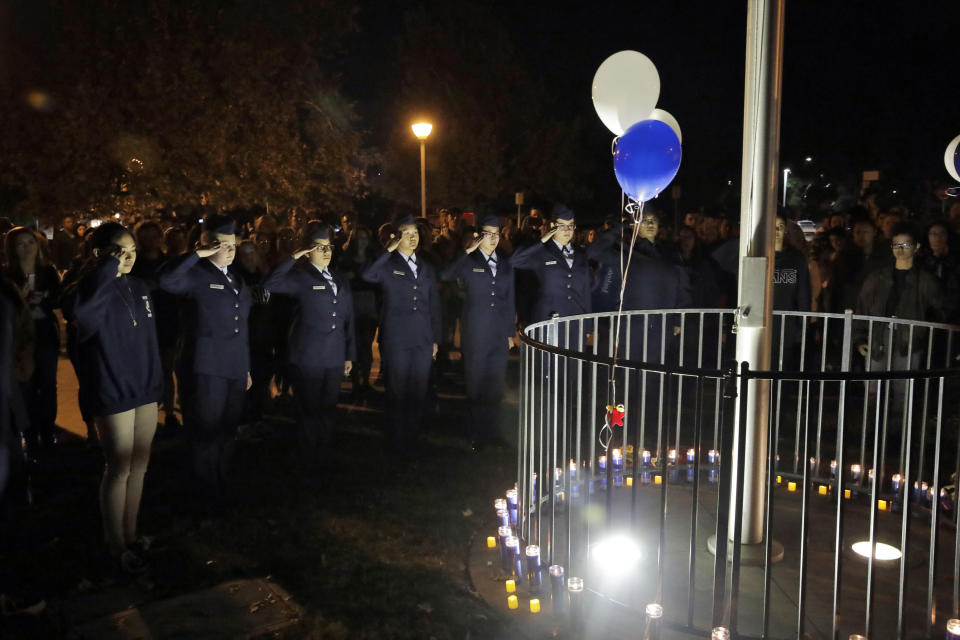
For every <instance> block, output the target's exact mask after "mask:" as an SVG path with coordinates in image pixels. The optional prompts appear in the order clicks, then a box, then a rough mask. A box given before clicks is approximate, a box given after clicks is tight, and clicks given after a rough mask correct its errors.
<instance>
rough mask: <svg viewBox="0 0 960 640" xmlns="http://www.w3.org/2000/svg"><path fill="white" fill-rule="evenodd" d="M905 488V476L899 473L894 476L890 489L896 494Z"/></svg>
mask: <svg viewBox="0 0 960 640" xmlns="http://www.w3.org/2000/svg"><path fill="white" fill-rule="evenodd" d="M902 486H903V476H902V475H900V474H899V473H895V474H893V477H891V478H890V488H891V489H893V492H894V493H900V487H902Z"/></svg>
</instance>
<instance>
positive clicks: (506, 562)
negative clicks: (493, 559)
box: [497, 527, 513, 573]
mask: <svg viewBox="0 0 960 640" xmlns="http://www.w3.org/2000/svg"><path fill="white" fill-rule="evenodd" d="M497 535H498V536H500V566H501V567H502V568H503V572H504V573H510V556H509V553H510V550H509V549H507V538H509V537H510V536H512V535H513V529H511V528H510V527H500V528H499V529H497Z"/></svg>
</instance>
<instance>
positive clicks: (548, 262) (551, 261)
mask: <svg viewBox="0 0 960 640" xmlns="http://www.w3.org/2000/svg"><path fill="white" fill-rule="evenodd" d="M552 264H557V261H556V260H547V261H546V262H544V263H543V266H545V267H549V266H550V265H552Z"/></svg>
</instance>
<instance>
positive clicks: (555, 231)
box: [510, 205, 590, 322]
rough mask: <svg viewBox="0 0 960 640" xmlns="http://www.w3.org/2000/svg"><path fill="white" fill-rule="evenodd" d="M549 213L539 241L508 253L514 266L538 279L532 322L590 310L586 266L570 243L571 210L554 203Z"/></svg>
mask: <svg viewBox="0 0 960 640" xmlns="http://www.w3.org/2000/svg"><path fill="white" fill-rule="evenodd" d="M552 217H553V222H552V223H551V225H550V229H549V230H548V231H547V232H546V233H544V234H543V237H541V238H540V244H534V245H531V246H529V247H525V248H523V249H520V250H518V251H517V252H516V253H514V254H513V255H512V256H511V257H510V264H511V265H513V267H514V268H516V269H529V270H530V271H533V272H534V273H535V274H536V276H537V280H538V281H539V283H540V288H539V290H538V294H537V301H536V303H535V304H534V307H533V321H534V322H538V321H540V320H546V319H548V318H552V317H554V316H573V315H577V314H581V313H590V270H589V269H588V267H587V258H586V255H585V254H584V252H583V250H582V249H580V248H579V247H575V246H574V245H573V244H572V243H571V240H572V239H573V232H574V230H575V229H576V228H577V227H576V224H574V218H573V212H572V211H570V210H569V209H567V208H566V207H564V206H562V205H558V206H557V207H556V208H554V210H553V216H552Z"/></svg>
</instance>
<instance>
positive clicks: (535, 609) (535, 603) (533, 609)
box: [530, 598, 540, 613]
mask: <svg viewBox="0 0 960 640" xmlns="http://www.w3.org/2000/svg"><path fill="white" fill-rule="evenodd" d="M530 613H540V600H538V599H537V598H531V599H530Z"/></svg>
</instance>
